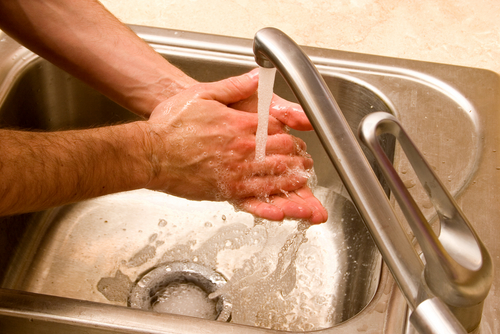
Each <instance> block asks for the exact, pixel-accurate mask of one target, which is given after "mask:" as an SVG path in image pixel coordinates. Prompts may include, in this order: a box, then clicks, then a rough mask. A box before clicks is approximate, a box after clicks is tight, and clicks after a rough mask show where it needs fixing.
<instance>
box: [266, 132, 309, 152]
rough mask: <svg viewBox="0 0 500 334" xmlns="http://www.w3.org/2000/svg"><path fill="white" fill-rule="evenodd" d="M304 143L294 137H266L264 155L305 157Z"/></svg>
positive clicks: (278, 135)
mask: <svg viewBox="0 0 500 334" xmlns="http://www.w3.org/2000/svg"><path fill="white" fill-rule="evenodd" d="M306 150H307V145H306V143H305V142H304V141H303V140H302V139H300V138H297V137H295V136H292V135H288V134H275V135H271V136H269V137H267V143H266V154H269V155H270V154H293V155H300V156H305V154H306Z"/></svg>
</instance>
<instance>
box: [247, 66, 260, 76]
mask: <svg viewBox="0 0 500 334" xmlns="http://www.w3.org/2000/svg"><path fill="white" fill-rule="evenodd" d="M248 76H249V77H250V78H252V79H253V78H255V77H258V76H259V68H258V67H257V68H254V69H253V70H251V71H250V72H248Z"/></svg>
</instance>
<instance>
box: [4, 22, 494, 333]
mask: <svg viewBox="0 0 500 334" xmlns="http://www.w3.org/2000/svg"><path fill="white" fill-rule="evenodd" d="M133 28H134V29H135V31H136V32H137V33H139V35H140V36H141V37H143V38H144V39H145V40H146V41H148V42H149V43H150V44H151V45H152V46H153V47H154V48H155V49H156V50H157V51H158V52H160V53H161V54H162V55H164V56H165V57H166V58H167V59H168V60H169V61H171V62H172V63H174V64H175V65H177V66H178V67H180V68H181V69H183V70H184V71H185V72H186V73H188V74H189V75H191V76H193V77H194V78H196V79H198V80H201V81H214V80H219V79H223V78H226V77H228V76H232V75H237V74H240V73H243V72H245V71H248V70H249V69H251V68H253V67H255V66H256V65H255V62H254V60H253V53H252V48H251V45H252V42H251V41H249V40H244V39H236V38H228V37H221V36H212V35H204V34H195V33H187V32H179V31H170V30H164V29H155V28H146V27H133ZM0 39H1V40H2V43H0V126H2V127H15V128H24V129H32V130H44V131H45V130H48V131H52V130H62V129H75V128H87V127H94V126H102V125H109V124H114V123H118V122H126V121H133V120H135V119H136V117H135V116H134V115H133V114H131V113H130V112H128V111H126V110H124V109H123V108H121V107H119V106H117V105H116V104H114V103H113V102H111V101H110V100H108V99H107V98H105V97H104V96H102V95H101V94H99V93H97V92H95V91H94V90H92V89H91V88H89V87H87V86H86V85H85V84H83V83H81V82H80V81H78V80H77V79H75V78H73V77H71V76H70V75H68V74H66V73H65V72H63V71H61V70H59V69H57V68H56V67H54V66H53V65H51V64H50V63H48V62H47V61H45V60H43V59H41V58H39V57H37V56H36V55H34V54H32V53H31V52H29V51H28V50H26V49H24V48H23V47H20V46H19V45H18V44H17V43H15V42H13V41H12V40H10V39H9V38H8V37H5V36H4V35H0ZM305 50H306V52H307V53H308V54H309V55H310V56H311V58H312V59H313V61H314V62H315V64H316V65H317V67H318V68H319V69H320V72H321V74H322V75H323V76H324V78H325V80H326V82H327V84H328V86H329V88H330V89H331V91H332V93H333V95H334V96H335V98H336V99H337V102H338V103H339V105H340V107H341V109H342V111H343V112H344V115H345V117H346V118H347V120H348V122H349V124H350V126H351V127H352V129H353V130H354V131H356V128H357V126H358V124H359V122H360V120H361V119H362V118H363V117H364V116H365V115H366V114H368V113H370V112H374V111H387V112H391V113H393V114H395V115H396V116H397V117H398V118H399V119H400V120H401V122H402V123H403V125H404V126H405V128H406V129H407V131H408V132H409V133H410V135H411V136H412V137H413V139H414V140H415V142H416V143H417V145H418V146H419V148H420V149H421V150H422V151H423V152H424V154H425V155H426V158H427V159H428V161H429V162H430V163H431V164H432V166H433V167H434V168H435V170H436V171H437V173H438V174H439V175H440V177H441V178H442V179H443V180H445V181H446V183H447V185H448V187H449V189H450V191H451V192H452V193H453V194H454V195H456V196H457V197H458V202H459V204H461V205H462V208H463V210H464V212H465V213H466V214H467V215H468V217H469V219H470V221H471V222H472V224H473V225H474V227H475V229H476V231H477V232H478V234H479V235H480V237H481V238H482V240H483V242H484V243H485V245H486V246H487V248H488V249H489V250H490V253H491V254H492V256H493V261H494V262H496V264H497V266H496V268H497V269H496V273H498V272H499V270H498V268H499V267H500V263H499V255H500V247H499V246H498V245H497V244H496V239H497V237H498V236H500V232H499V229H498V228H496V226H495V225H496V221H495V219H497V217H498V216H499V213H500V209H499V208H498V207H497V205H496V203H497V202H498V195H497V190H498V189H500V188H499V186H500V184H499V183H500V178H499V176H498V175H497V174H498V173H500V164H498V163H497V162H498V161H499V159H498V158H497V157H496V155H497V154H500V153H497V152H496V150H497V149H498V148H497V146H498V144H500V140H499V138H498V134H497V131H496V129H497V128H498V126H499V121H500V117H499V116H498V111H499V106H500V103H499V102H500V101H499V98H498V96H499V93H500V89H499V88H500V86H499V81H498V76H497V75H496V74H494V73H491V72H487V71H484V70H478V69H470V68H462V67H454V66H448V65H440V64H431V63H423V62H416V61H409V60H401V59H392V58H382V57H376V56H368V55H361V54H352V53H345V52H339V51H333V50H323V49H313V48H305ZM275 92H276V93H277V94H279V95H281V96H282V97H284V98H287V99H290V100H293V99H294V98H293V95H292V94H291V92H290V90H289V89H288V87H287V86H286V84H285V83H284V82H283V80H281V78H277V82H276V85H275ZM295 134H296V135H298V136H300V137H301V138H303V139H304V140H305V141H306V143H307V146H308V152H309V153H310V154H311V155H312V156H313V158H314V161H315V171H316V175H317V186H316V189H315V192H316V194H317V196H318V197H319V198H321V199H322V201H323V203H324V204H325V206H326V207H327V208H328V211H329V215H330V218H329V220H328V222H327V223H325V224H323V225H320V226H313V227H310V228H309V229H308V230H307V232H306V233H305V238H307V239H303V238H304V235H303V234H301V231H300V230H299V229H298V228H297V226H298V223H297V222H296V221H286V222H284V223H282V224H281V223H280V224H278V223H271V222H261V221H258V220H257V221H256V220H255V219H254V218H253V217H252V216H251V215H249V214H246V213H243V212H236V211H235V210H234V209H233V207H232V206H231V205H229V204H227V203H214V202H193V201H187V200H184V199H180V198H176V197H173V196H169V195H166V194H162V193H158V192H152V191H148V190H138V191H133V192H126V193H120V194H115V195H110V196H104V197H101V198H96V199H93V200H89V201H85V202H80V203H76V204H73V205H68V206H64V207H59V208H54V209H51V210H47V211H45V212H37V213H31V214H25V215H20V216H12V217H4V218H2V219H1V220H2V221H1V222H0V252H1V254H2V256H1V257H0V282H1V285H0V287H1V288H0V328H1V329H2V330H3V332H7V333H11V332H12V333H24V332H26V333H33V332H36V331H38V332H41V333H45V332H50V333H56V332H61V333H62V332H68V331H72V332H74V333H101V332H130V333H142V332H147V333H151V332H153V333H171V332H175V333H181V332H182V333H184V332H185V333H190V332H193V333H199V332H204V333H215V332H223V333H225V332H227V333H229V332H234V331H237V332H241V333H251V332H259V333H264V332H266V333H267V332H274V331H275V330H287V331H292V332H307V331H311V330H320V331H322V332H325V333H352V332H356V331H360V332H367V333H403V332H405V331H408V330H411V329H407V325H406V312H405V302H404V300H403V298H402V297H401V295H400V294H399V292H398V289H397V287H396V286H395V284H394V282H393V280H392V279H391V277H390V274H389V273H388V270H387V268H386V267H385V266H384V265H383V264H382V261H381V257H380V254H379V253H378V251H377V249H376V247H375V245H374V244H373V242H372V240H371V238H370V235H369V233H368V231H367V230H366V228H365V227H364V224H363V222H362V220H361V218H360V217H359V215H358V213H357V211H356V209H355V207H354V206H353V204H352V202H351V200H350V199H349V196H348V194H347V192H346V191H345V189H344V187H343V185H342V182H341V181H340V179H339V177H338V175H337V173H336V171H335V169H334V168H333V166H332V165H331V163H330V161H329V159H328V158H327V156H326V154H325V152H324V150H323V148H322V146H321V144H320V142H319V140H318V139H317V137H316V135H315V134H314V133H313V132H309V133H295ZM384 148H385V150H386V152H387V154H389V156H390V157H391V158H392V159H393V160H394V164H395V166H396V168H397V170H398V171H399V172H400V174H401V175H402V177H403V179H404V181H405V184H406V186H407V187H408V188H409V189H410V191H411V192H412V194H413V195H414V196H415V197H416V198H417V201H418V202H419V203H420V205H421V208H422V210H423V211H424V213H425V214H426V216H427V217H428V218H429V219H432V218H433V217H434V215H435V213H434V211H433V209H432V205H430V201H429V200H428V198H426V195H425V192H424V191H423V189H422V188H421V187H420V186H419V185H418V184H417V183H418V182H417V181H416V180H417V179H416V176H415V175H414V173H413V172H412V171H411V168H410V167H409V164H408V162H407V161H406V159H405V158H403V157H402V155H401V154H400V152H399V147H397V146H395V143H394V140H393V139H392V138H390V137H387V138H385V139H384ZM367 156H368V157H369V160H370V161H372V160H373V159H372V158H371V156H370V155H369V154H368V153H367ZM374 169H375V171H376V174H377V175H379V174H378V172H377V169H376V167H374ZM381 182H382V183H383V180H381ZM19 200H22V199H19ZM400 216H401V215H400ZM401 217H402V216H401ZM402 219H403V218H402ZM294 236H295V238H296V239H297V238H298V239H300V241H301V242H302V243H301V244H300V243H299V244H300V247H299V248H298V250H297V252H296V253H295V252H292V250H283V249H282V246H283V245H284V244H285V242H286V240H287V239H289V238H292V237H294ZM410 237H411V236H410ZM280 252H281V254H282V255H284V257H286V258H287V259H286V260H285V262H284V263H285V264H284V268H285V269H286V270H283V271H282V272H279V273H278V274H277V276H276V275H275V276H272V277H273V279H275V278H276V277H277V279H276V280H275V281H273V282H270V279H269V278H266V277H269V273H271V272H272V271H273V270H274V268H276V266H277V265H282V264H283V263H281V262H278V258H280V259H282V258H283V256H282V257H279V256H278V254H279V253H280ZM256 258H264V259H265V261H261V262H259V261H256V260H255V259H256ZM280 261H281V260H280ZM172 262H190V263H196V264H201V265H203V266H206V267H208V268H210V269H213V270H216V271H218V272H219V273H220V274H222V275H223V276H225V278H226V279H227V280H229V281H230V282H233V283H235V285H234V286H236V287H238V289H239V291H240V292H241V291H243V292H245V291H250V290H252V289H254V290H255V289H256V286H263V287H269V286H270V285H272V284H271V283H273V284H274V285H273V286H272V287H270V288H272V289H274V290H273V291H275V292H276V291H280V292H281V293H279V294H278V295H271V294H269V293H266V291H264V293H261V294H260V295H261V299H260V300H258V302H257V306H258V307H260V309H261V310H263V311H262V312H261V313H259V315H258V316H256V315H255V314H251V312H250V311H249V309H251V308H249V307H248V306H245V305H243V304H244V302H243V300H233V314H232V319H231V322H229V323H221V322H216V321H211V320H205V319H198V318H191V317H189V318H188V317H186V316H180V315H173V314H160V313H153V312H146V311H142V310H137V309H133V308H130V307H127V298H128V292H129V291H130V289H131V287H132V286H133V285H134V282H137V281H138V280H139V279H140V278H141V277H142V276H143V275H144V273H146V272H148V271H149V270H151V269H152V268H155V267H157V266H158V265H160V264H163V263H172ZM245 269H246V270H247V272H245V271H244V270H245ZM266 270H267V271H266ZM248 271H249V272H248ZM242 275H243V276H242ZM241 277H245V278H246V280H245V279H243V280H242V279H241ZM249 277H251V278H252V279H249ZM252 280H253V281H252ZM249 282H250V283H249ZM498 283H499V279H498V275H496V279H495V282H494V285H493V287H492V290H491V293H490V296H489V297H488V299H487V300H486V304H485V310H484V317H483V324H482V327H481V329H482V332H484V333H488V331H490V332H491V333H495V332H496V331H498V330H500V328H499V326H500V324H499V320H498V316H497V315H496V313H495V312H497V313H498V304H499V300H500V298H499V297H498V293H496V294H495V289H496V287H497V286H498ZM252 284H253V285H252ZM280 284H281V285H280ZM251 292H252V293H254V295H255V291H253V290H252V291H251ZM245 293H246V292H245ZM248 293H250V292H248ZM259 293H260V292H259ZM243 295H244V293H241V294H237V296H240V297H241V296H243ZM253 301H255V300H253ZM253 306H255V305H253ZM276 310H278V312H276ZM495 310H496V311H495ZM242 324H243V325H242ZM266 328H270V329H266Z"/></svg>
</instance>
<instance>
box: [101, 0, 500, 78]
mask: <svg viewBox="0 0 500 334" xmlns="http://www.w3.org/2000/svg"><path fill="white" fill-rule="evenodd" d="M101 2H102V3H103V4H104V5H105V6H106V7H107V8H108V9H109V10H110V11H111V12H112V13H113V14H115V15H116V16H117V17H118V18H119V19H121V20H122V21H123V22H125V23H130V24H139V25H146V26H154V27H163V28H171V29H179V30H187V31H196V32H204V33H212V34H218V35H227V36H235V37H245V38H253V36H254V34H255V32H257V31H258V30H259V29H261V28H264V27H268V26H273V27H276V28H279V29H281V30H283V31H284V32H285V33H286V34H288V35H289V36H290V37H292V38H293V39H294V40H295V41H296V42H297V43H299V44H301V45H308V46H316V47H322V48H328V49H338V50H344V51H353V52H361V53H368V54H375V55H382V56H390V57H397V58H409V59H417V60H425V61H432V62H438V63H447V64H454V65H462V66H469V67H479V68H484V69H489V70H492V71H495V72H497V73H500V2H499V1H498V0H480V1H476V0H454V1H452V0H419V1H416V0H413V1H410V0H404V1H401V0H274V1H269V0H148V1H144V0H102V1H101Z"/></svg>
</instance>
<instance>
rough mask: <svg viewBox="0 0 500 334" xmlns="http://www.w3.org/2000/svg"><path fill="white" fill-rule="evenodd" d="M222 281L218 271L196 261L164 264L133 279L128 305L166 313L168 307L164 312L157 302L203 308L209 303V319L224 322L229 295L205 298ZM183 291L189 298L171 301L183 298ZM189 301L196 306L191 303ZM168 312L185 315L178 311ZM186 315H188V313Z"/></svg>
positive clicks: (229, 303)
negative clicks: (211, 316) (212, 305)
mask: <svg viewBox="0 0 500 334" xmlns="http://www.w3.org/2000/svg"><path fill="white" fill-rule="evenodd" d="M225 284H226V279H225V278H224V277H223V276H222V275H221V274H219V273H217V272H216V271H213V270H211V269H209V268H207V267H205V266H202V265H200V264H196V263H192V262H171V263H166V264H162V265H160V266H158V267H155V268H153V269H152V270H151V271H149V272H147V273H146V274H145V275H144V276H142V278H141V279H140V280H138V281H137V282H136V284H135V285H134V287H133V288H132V291H131V292H130V296H129V306H130V307H133V308H140V309H143V310H151V311H157V312H169V311H168V309H169V308H168V307H167V308H166V311H165V307H164V306H163V307H160V306H159V305H160V304H162V303H164V304H165V305H167V304H168V305H170V306H169V307H172V305H175V304H178V305H182V307H183V308H185V309H186V308H188V309H190V308H193V307H196V308H198V307H200V308H202V309H203V308H205V309H206V308H207V307H208V308H210V306H207V305H210V304H211V303H213V304H215V310H212V311H213V312H212V314H213V319H216V320H217V321H228V320H229V317H230V315H231V309H232V305H231V302H230V301H229V298H227V297H226V296H224V295H221V296H219V297H217V298H215V299H214V301H211V300H209V299H208V295H209V294H211V293H212V292H215V291H217V290H218V289H220V288H221V287H223V286H224V285H225ZM187 291H190V292H189V293H187V294H185V295H184V296H185V297H186V298H187V299H189V300H184V301H183V300H182V299H180V300H179V301H175V299H177V298H183V296H182V294H183V293H184V292H187ZM200 293H201V294H203V297H202V299H200ZM196 299H197V300H196ZM191 303H192V304H198V305H191ZM199 304H204V305H199ZM212 308H213V307H212ZM209 311H210V310H209ZM172 313H178V314H186V313H183V312H182V311H180V312H175V311H174V312H172ZM209 313H210V312H209ZM204 314H206V313H204ZM186 315H192V314H189V313H188V314H186ZM194 316H198V315H194ZM200 317H204V316H200ZM208 317H210V315H208Z"/></svg>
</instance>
